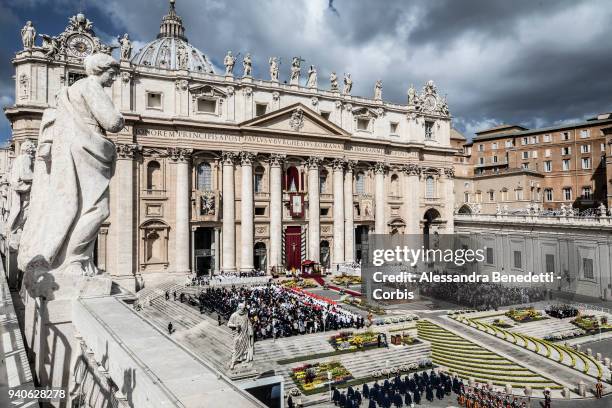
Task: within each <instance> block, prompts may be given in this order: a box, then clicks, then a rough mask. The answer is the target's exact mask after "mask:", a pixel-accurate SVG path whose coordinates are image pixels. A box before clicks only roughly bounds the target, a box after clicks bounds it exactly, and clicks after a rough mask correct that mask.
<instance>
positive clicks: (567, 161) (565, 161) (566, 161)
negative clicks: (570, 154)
mask: <svg viewBox="0 0 612 408" xmlns="http://www.w3.org/2000/svg"><path fill="white" fill-rule="evenodd" d="M561 163H562V164H563V171H569V169H570V165H571V161H570V159H563V161H562V162H561Z"/></svg>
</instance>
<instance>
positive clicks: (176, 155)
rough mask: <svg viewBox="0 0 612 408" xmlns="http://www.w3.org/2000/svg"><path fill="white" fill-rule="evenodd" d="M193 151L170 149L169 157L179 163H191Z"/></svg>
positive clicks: (179, 148) (177, 148)
mask: <svg viewBox="0 0 612 408" xmlns="http://www.w3.org/2000/svg"><path fill="white" fill-rule="evenodd" d="M192 153H193V149H185V148H182V147H169V148H168V156H169V157H170V159H171V160H172V161H174V162H177V163H189V161H190V160H191V155H192Z"/></svg>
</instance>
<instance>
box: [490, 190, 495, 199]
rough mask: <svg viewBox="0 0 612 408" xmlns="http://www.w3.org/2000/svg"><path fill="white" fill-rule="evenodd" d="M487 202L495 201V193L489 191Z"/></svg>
mask: <svg viewBox="0 0 612 408" xmlns="http://www.w3.org/2000/svg"><path fill="white" fill-rule="evenodd" d="M489 201H495V191H489Z"/></svg>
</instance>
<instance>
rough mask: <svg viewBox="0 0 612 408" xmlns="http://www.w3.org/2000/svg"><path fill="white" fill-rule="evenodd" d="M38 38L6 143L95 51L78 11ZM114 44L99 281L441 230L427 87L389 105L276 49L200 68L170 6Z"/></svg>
mask: <svg viewBox="0 0 612 408" xmlns="http://www.w3.org/2000/svg"><path fill="white" fill-rule="evenodd" d="M43 39H44V43H43V47H42V48H34V49H26V50H24V51H22V52H20V53H18V54H17V55H16V57H15V59H14V60H13V64H14V66H15V78H16V81H15V82H16V83H15V86H16V89H15V94H16V100H15V102H16V103H15V105H14V106H13V107H10V108H8V109H7V110H6V115H7V117H8V118H9V120H10V122H11V124H12V127H13V142H14V149H15V151H17V152H19V149H20V145H21V144H22V143H24V142H25V141H26V140H36V139H37V138H38V133H39V128H40V123H41V118H42V112H43V110H44V109H45V108H46V107H48V106H51V107H52V106H54V104H55V95H56V94H57V93H58V91H59V90H60V89H61V88H62V87H64V86H66V85H70V84H72V83H73V82H75V81H76V80H78V79H79V78H81V77H83V76H84V72H83V66H82V59H83V58H84V57H86V56H87V55H89V54H91V53H94V52H104V51H105V49H109V46H107V45H105V44H102V43H101V41H100V40H99V39H98V38H97V37H96V36H95V33H94V31H93V29H92V23H91V22H90V21H89V20H87V19H86V18H85V17H84V16H83V15H77V16H75V17H73V19H72V20H71V22H70V25H69V26H68V27H67V28H66V30H65V31H64V32H63V33H61V34H59V35H56V36H47V35H45V36H43ZM119 41H120V44H121V47H120V48H121V49H120V50H119V51H120V59H121V62H120V64H121V67H120V74H119V78H118V80H117V81H115V83H114V85H113V86H112V88H111V90H110V92H111V95H112V100H113V102H114V104H115V106H116V107H117V108H118V109H119V110H120V111H121V113H122V114H123V116H124V117H125V127H124V128H123V129H122V130H121V131H120V132H119V133H117V134H109V138H111V140H113V141H114V142H115V144H116V146H117V155H118V161H117V166H116V170H115V175H114V177H113V179H112V182H111V186H110V193H111V194H110V195H111V209H110V214H111V215H110V218H109V219H108V222H107V223H105V224H104V226H103V228H102V229H101V231H100V234H99V236H98V240H97V248H96V257H97V265H98V267H99V268H100V269H101V270H105V271H108V272H109V273H110V274H111V275H112V276H113V278H115V279H118V280H121V279H126V280H127V279H133V278H134V276H136V277H137V278H138V279H137V282H138V283H137V285H141V284H142V282H143V281H145V282H146V281H147V280H149V279H156V278H157V277H160V276H165V275H168V274H188V273H190V272H193V273H196V274H198V275H202V274H210V273H215V272H219V271H224V272H235V271H252V270H254V269H255V270H263V271H266V272H271V271H279V272H284V271H285V270H299V269H300V268H301V266H302V264H303V262H305V261H312V262H313V263H316V264H320V265H321V268H322V269H328V270H330V269H337V268H339V267H341V266H343V265H345V264H351V263H353V262H359V261H360V259H361V258H362V244H364V242H365V241H366V239H367V236H368V234H372V233H377V234H387V233H389V234H395V233H399V234H403V233H406V234H421V233H423V232H435V231H439V232H441V233H442V232H445V233H446V232H452V231H453V208H454V205H453V204H454V198H453V197H454V196H453V156H454V154H455V152H456V150H455V149H454V148H452V147H451V140H450V137H451V132H450V130H451V124H450V122H451V116H450V113H449V110H448V107H447V104H446V101H445V98H443V97H441V96H440V94H439V92H438V90H437V89H436V86H435V85H434V83H433V81H429V82H428V83H427V84H425V85H424V86H423V87H422V89H420V90H416V89H414V88H413V87H410V89H409V90H408V96H407V99H408V100H407V104H403V105H400V104H396V103H390V102H385V101H384V100H383V93H382V82H381V81H378V82H377V83H376V84H372V91H373V95H372V97H360V96H354V95H352V94H351V90H352V89H351V88H352V84H353V83H352V81H353V79H352V78H351V77H350V74H347V75H346V76H345V77H344V78H342V79H340V80H339V79H338V78H337V77H336V75H335V74H332V78H330V79H329V80H327V79H326V80H323V79H322V78H317V72H316V68H315V67H314V66H313V65H310V68H309V69H308V70H307V69H306V66H305V65H304V64H302V62H303V61H302V60H301V59H300V58H293V61H292V64H291V68H290V72H286V73H285V72H280V73H279V62H280V61H279V59H278V58H276V57H269V56H263V55H253V56H251V55H250V54H247V55H245V56H243V57H241V56H238V55H236V56H233V55H232V54H231V52H230V53H228V55H227V56H225V71H224V72H215V68H214V67H213V65H212V63H211V61H210V59H209V58H208V57H207V56H206V54H204V53H203V52H202V51H200V50H198V49H197V48H195V47H194V46H193V45H191V44H190V43H189V42H188V39H187V36H186V29H185V27H184V26H183V22H182V19H181V17H180V16H179V15H178V14H177V12H176V10H175V6H174V3H173V2H171V5H170V10H169V12H168V13H167V14H166V15H165V16H163V18H162V21H161V26H160V30H159V34H158V36H157V38H156V39H154V40H152V41H151V42H149V43H148V44H146V45H144V46H143V47H142V49H140V50H139V51H138V52H132V50H131V44H130V41H129V36H127V35H126V36H122V37H121V38H120V39H119ZM251 58H261V59H266V60H269V62H270V75H269V77H268V78H265V79H264V78H254V77H253V76H252V71H251V69H252V67H251V64H252V60H251ZM234 65H236V66H234ZM287 71H289V68H288V69H287ZM283 74H287V75H288V80H287V81H283V80H282V79H281V78H280V77H281V76H282V75H283ZM339 81H340V82H341V83H340V84H339V83H338V82H339ZM342 82H343V83H342ZM407 89H408V87H407ZM128 286H129V285H128Z"/></svg>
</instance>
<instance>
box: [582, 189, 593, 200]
mask: <svg viewBox="0 0 612 408" xmlns="http://www.w3.org/2000/svg"><path fill="white" fill-rule="evenodd" d="M592 194H593V190H592V189H591V187H582V198H585V199H587V200H590V199H591V195H592Z"/></svg>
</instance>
